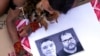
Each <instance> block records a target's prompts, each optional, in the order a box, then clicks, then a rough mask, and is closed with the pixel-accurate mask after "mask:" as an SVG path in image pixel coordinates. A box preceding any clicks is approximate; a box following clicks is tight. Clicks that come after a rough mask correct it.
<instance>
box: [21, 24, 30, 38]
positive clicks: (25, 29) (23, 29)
mask: <svg viewBox="0 0 100 56" xmlns="http://www.w3.org/2000/svg"><path fill="white" fill-rule="evenodd" d="M29 31H30V26H29V25H26V26H24V27H21V28H20V29H19V32H20V33H19V35H20V36H21V37H25V36H28V35H29Z"/></svg>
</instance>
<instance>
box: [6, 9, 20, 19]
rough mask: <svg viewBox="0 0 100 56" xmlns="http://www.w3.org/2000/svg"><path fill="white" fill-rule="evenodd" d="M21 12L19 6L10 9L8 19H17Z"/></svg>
mask: <svg viewBox="0 0 100 56" xmlns="http://www.w3.org/2000/svg"><path fill="white" fill-rule="evenodd" d="M20 12H21V10H20V9H18V8H16V9H15V10H13V9H9V11H8V16H7V18H8V20H9V21H13V20H15V19H16V18H18V16H19V15H20Z"/></svg>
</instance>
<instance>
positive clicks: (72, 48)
mask: <svg viewBox="0 0 100 56" xmlns="http://www.w3.org/2000/svg"><path fill="white" fill-rule="evenodd" d="M75 48H76V44H75V43H70V44H69V45H68V47H66V49H67V50H70V51H71V50H74V49H75Z"/></svg>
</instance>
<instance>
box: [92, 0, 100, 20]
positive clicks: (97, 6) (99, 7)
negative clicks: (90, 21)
mask: <svg viewBox="0 0 100 56" xmlns="http://www.w3.org/2000/svg"><path fill="white" fill-rule="evenodd" d="M91 4H92V6H93V8H94V11H95V13H96V15H97V18H98V20H99V21H100V1H99V0H91Z"/></svg>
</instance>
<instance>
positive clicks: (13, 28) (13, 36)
mask: <svg viewBox="0 0 100 56" xmlns="http://www.w3.org/2000/svg"><path fill="white" fill-rule="evenodd" d="M6 24H7V30H8V33H9V35H10V37H11V39H12V41H13V43H15V42H17V41H18V34H17V29H16V26H15V24H14V20H10V18H7V20H6Z"/></svg>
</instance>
